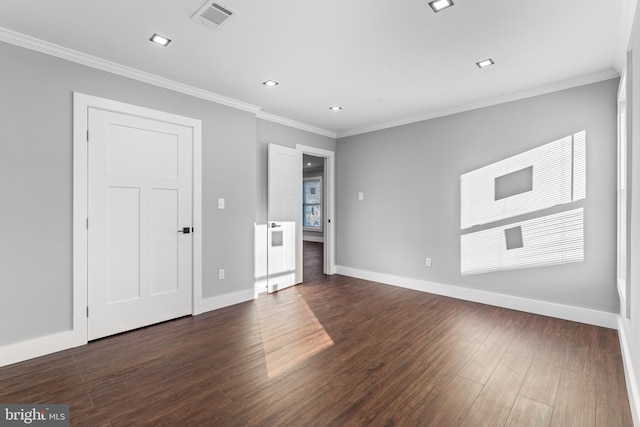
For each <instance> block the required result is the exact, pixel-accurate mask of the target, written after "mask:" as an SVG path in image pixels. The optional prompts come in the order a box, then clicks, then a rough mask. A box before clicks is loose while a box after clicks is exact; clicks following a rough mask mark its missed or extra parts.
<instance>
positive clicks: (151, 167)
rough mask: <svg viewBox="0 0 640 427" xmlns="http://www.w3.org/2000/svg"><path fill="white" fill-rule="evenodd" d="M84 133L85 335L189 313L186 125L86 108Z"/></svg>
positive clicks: (189, 191) (189, 190)
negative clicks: (86, 217)
mask: <svg viewBox="0 0 640 427" xmlns="http://www.w3.org/2000/svg"><path fill="white" fill-rule="evenodd" d="M89 134H90V141H89V150H88V152H89V155H88V165H89V167H88V169H89V175H88V177H89V179H88V200H89V203H88V204H89V208H88V211H89V224H90V226H89V230H88V249H89V251H88V252H89V261H88V268H89V271H88V280H89V286H88V292H89V293H88V303H89V339H96V338H100V337H103V336H106V335H111V334H115V333H119V332H122V331H126V330H130V329H135V328H138V327H142V326H146V325H150V324H153V323H157V322H161V321H164V320H168V319H172V318H175V317H179V316H183V315H186V314H190V313H191V311H192V306H191V301H192V267H191V265H192V242H191V239H192V234H191V233H188V234H186V233H180V232H179V230H182V229H183V227H191V225H192V197H193V192H192V185H193V181H192V180H193V177H192V168H193V163H192V162H193V160H192V149H193V135H192V129H191V128H188V127H184V126H179V125H176V124H171V123H165V122H160V121H155V120H151V119H145V118H140V117H135V116H131V115H127V114H121V113H114V112H107V111H103V110H97V109H90V110H89ZM189 230H190V228H189Z"/></svg>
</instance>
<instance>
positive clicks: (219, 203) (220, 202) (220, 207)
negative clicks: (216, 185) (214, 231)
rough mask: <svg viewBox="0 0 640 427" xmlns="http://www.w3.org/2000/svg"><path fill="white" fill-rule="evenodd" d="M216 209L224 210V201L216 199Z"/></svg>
mask: <svg viewBox="0 0 640 427" xmlns="http://www.w3.org/2000/svg"><path fill="white" fill-rule="evenodd" d="M218 209H224V199H218Z"/></svg>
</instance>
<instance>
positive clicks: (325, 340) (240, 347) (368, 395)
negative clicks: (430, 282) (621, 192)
mask: <svg viewBox="0 0 640 427" xmlns="http://www.w3.org/2000/svg"><path fill="white" fill-rule="evenodd" d="M321 248H322V245H321V244H317V243H307V244H305V265H306V269H305V283H304V284H302V285H299V286H297V287H294V288H289V289H286V290H283V291H281V292H278V293H276V294H273V295H263V296H261V297H260V298H259V299H257V300H255V301H251V302H247V303H244V304H239V305H236V306H232V307H227V308H224V309H221V310H217V311H215V312H211V313H206V314H203V315H200V316H197V317H186V318H181V319H177V320H174V321H170V322H166V323H163V324H160V325H155V326H151V327H148V328H143V329H139V330H136V331H132V332H128V333H125V334H120V335H117V336H113V337H109V338H104V339H101V340H98V341H95V342H92V343H90V344H89V345H87V346H84V347H80V348H76V349H71V350H67V351H63V352H60V353H56V354H52V355H49V356H45V357H41V358H38V359H34V360H30V361H26V362H22V363H19V364H15V365H12V366H8V367H4V368H0V402H1V403H66V404H69V405H70V406H71V424H72V425H78V426H110V427H116V426H144V425H153V426H156V425H172V426H173V425H175V426H367V425H371V426H393V425H397V426H473V427H477V426H491V427H494V426H518V427H522V426H563V427H570V426H576V427H589V426H593V427H616V426H632V421H631V415H630V410H629V403H628V398H627V393H626V388H625V380H624V372H623V366H622V359H621V355H620V350H619V344H618V337H617V333H616V331H614V330H610V329H605V328H599V327H593V326H588V325H583V324H579V323H573V322H568V321H564V320H558V319H553V318H548V317H543V316H537V315H533V314H528V313H522V312H517V311H511V310H506V309H502V308H496V307H491V306H486V305H481V304H475V303H470V302H465V301H458V300H455V299H451V298H445V297H440V296H436V295H430V294H426V293H421V292H415V291H411V290H406V289H401V288H396V287H392V286H384V285H379V284H375V283H372V282H367V281H363V280H356V279H352V278H348V277H344V276H338V275H336V276H331V277H329V276H324V275H323V274H322V271H321V269H322V252H321Z"/></svg>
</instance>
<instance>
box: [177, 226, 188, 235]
mask: <svg viewBox="0 0 640 427" xmlns="http://www.w3.org/2000/svg"><path fill="white" fill-rule="evenodd" d="M178 233H184V234H189V233H191V227H182V230H178Z"/></svg>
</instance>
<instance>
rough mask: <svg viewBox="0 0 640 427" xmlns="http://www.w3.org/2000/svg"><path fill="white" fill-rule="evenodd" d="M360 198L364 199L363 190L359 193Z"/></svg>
mask: <svg viewBox="0 0 640 427" xmlns="http://www.w3.org/2000/svg"><path fill="white" fill-rule="evenodd" d="M358 200H364V193H363V192H362V191H361V192H359V193H358Z"/></svg>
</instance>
